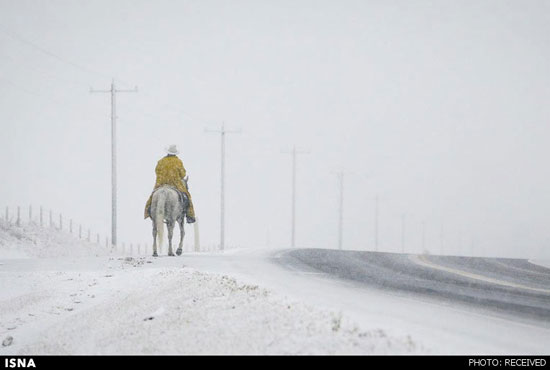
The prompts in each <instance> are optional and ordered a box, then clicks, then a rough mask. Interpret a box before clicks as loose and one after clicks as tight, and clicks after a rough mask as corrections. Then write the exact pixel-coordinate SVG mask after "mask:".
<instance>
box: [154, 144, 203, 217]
mask: <svg viewBox="0 0 550 370" xmlns="http://www.w3.org/2000/svg"><path fill="white" fill-rule="evenodd" d="M166 153H167V155H166V156H165V157H164V158H162V159H161V160H160V161H158V163H157V167H156V168H155V173H156V174H157V181H156V183H155V189H153V193H154V192H155V190H156V189H158V188H159V187H160V186H162V185H170V186H172V187H174V188H176V189H177V190H178V191H180V192H182V193H183V194H185V195H186V196H187V199H189V208H188V209H187V223H190V224H191V223H193V222H195V210H194V208H193V202H192V200H191V194H189V190H187V186H186V183H185V182H184V180H183V179H184V178H185V173H186V171H185V168H184V167H183V163H182V161H181V159H179V158H178V157H177V154H178V153H179V152H178V149H177V148H176V146H175V145H170V147H168V148H166ZM152 198H153V194H151V196H150V197H149V200H147V204H146V205H145V218H148V217H151V214H150V212H149V211H150V207H151V200H152Z"/></svg>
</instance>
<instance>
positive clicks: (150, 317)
mask: <svg viewBox="0 0 550 370" xmlns="http://www.w3.org/2000/svg"><path fill="white" fill-rule="evenodd" d="M153 319H154V317H153V316H149V317H146V318H144V319H143V321H150V320H153Z"/></svg>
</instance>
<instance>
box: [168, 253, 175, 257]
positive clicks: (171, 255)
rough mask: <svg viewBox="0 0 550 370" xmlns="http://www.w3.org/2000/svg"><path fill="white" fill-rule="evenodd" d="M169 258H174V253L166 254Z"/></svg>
mask: <svg viewBox="0 0 550 370" xmlns="http://www.w3.org/2000/svg"><path fill="white" fill-rule="evenodd" d="M168 255H169V256H170V257H175V256H176V255H175V254H174V253H168Z"/></svg>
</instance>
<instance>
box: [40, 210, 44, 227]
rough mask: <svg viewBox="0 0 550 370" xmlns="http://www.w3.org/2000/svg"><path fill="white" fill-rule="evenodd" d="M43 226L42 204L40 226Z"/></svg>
mask: <svg viewBox="0 0 550 370" xmlns="http://www.w3.org/2000/svg"><path fill="white" fill-rule="evenodd" d="M43 226H44V219H43V217H42V206H40V227H43Z"/></svg>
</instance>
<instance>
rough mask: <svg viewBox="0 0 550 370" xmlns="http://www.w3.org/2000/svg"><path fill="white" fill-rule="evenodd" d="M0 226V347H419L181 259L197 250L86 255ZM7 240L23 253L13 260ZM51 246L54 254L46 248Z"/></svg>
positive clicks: (62, 242)
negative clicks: (160, 254) (147, 254)
mask: <svg viewBox="0 0 550 370" xmlns="http://www.w3.org/2000/svg"><path fill="white" fill-rule="evenodd" d="M50 234H51V235H50ZM0 235H1V238H2V239H1V240H2V244H1V245H0V247H1V249H0V256H1V259H0V261H1V262H0V263H1V265H0V339H1V340H2V341H4V340H6V343H9V344H8V345H5V346H2V347H0V354H2V355H5V354H314V353H319V354H330V353H362V354H371V353H377V354H386V353H419V352H422V351H425V350H426V349H424V348H423V347H422V346H421V345H419V344H418V343H416V342H415V341H414V340H413V339H412V338H410V337H409V336H399V337H397V336H390V335H388V333H386V331H385V330H384V329H383V328H380V327H368V328H362V327H361V326H359V325H357V324H356V323H354V322H353V321H352V320H350V319H349V318H348V317H347V316H346V315H344V314H342V312H339V311H331V310H325V309H322V308H318V307H315V306H313V305H310V304H307V302H303V301H301V300H299V299H293V298H289V297H287V296H285V295H282V294H280V293H278V292H276V291H273V290H270V289H266V288H264V287H261V286H258V285H256V284H250V283H248V282H243V281H241V280H239V279H235V278H234V277H232V276H229V275H227V274H221V273H213V272H205V271H200V270H199V269H196V268H192V267H189V266H186V262H187V259H192V258H194V257H197V256H198V255H197V254H195V255H190V256H187V258H186V257H183V258H181V257H179V258H178V257H161V258H157V259H155V258H152V257H135V258H134V257H124V258H123V257H118V256H102V255H101V254H102V253H100V250H99V249H98V250H95V251H94V252H93V253H92V254H96V255H95V256H94V255H88V256H87V255H86V254H88V252H86V251H83V250H81V249H86V248H88V247H89V246H88V245H83V244H82V243H79V242H78V241H76V240H74V238H73V240H71V237H70V236H67V235H65V236H61V235H57V232H53V231H48V230H46V231H43V233H42V232H38V231H36V232H35V233H34V234H33V237H32V238H30V237H29V238H27V237H21V238H18V237H17V236H14V231H13V230H6V228H4V229H2V232H1V233H0ZM44 235H47V238H45V239H46V240H42V239H41V237H42V236H44ZM6 241H7V242H8V243H6ZM10 241H12V242H14V243H15V247H16V248H21V250H22V251H24V252H25V253H26V254H27V255H26V257H27V258H21V259H14V258H13V256H14V254H13V253H12V252H11V251H13V250H15V248H14V246H13V245H10V244H9V242H10ZM56 243H57V244H56ZM48 249H49V250H48ZM4 251H10V254H9V255H8V254H5V253H4ZM54 251H55V253H60V257H55V258H51V257H44V256H51V255H52V254H54ZM68 251H74V254H75V256H66V255H67V252H68ZM103 254H107V253H103ZM5 255H8V256H9V258H3V257H4V256H5ZM236 255H238V254H236ZM33 256H43V258H36V257H33ZM204 257H205V258H209V257H210V258H213V259H216V258H219V257H224V256H223V255H221V256H220V255H214V254H210V255H205V256H204ZM245 259H246V257H245ZM10 337H11V338H12V340H11V339H9V338H10Z"/></svg>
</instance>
